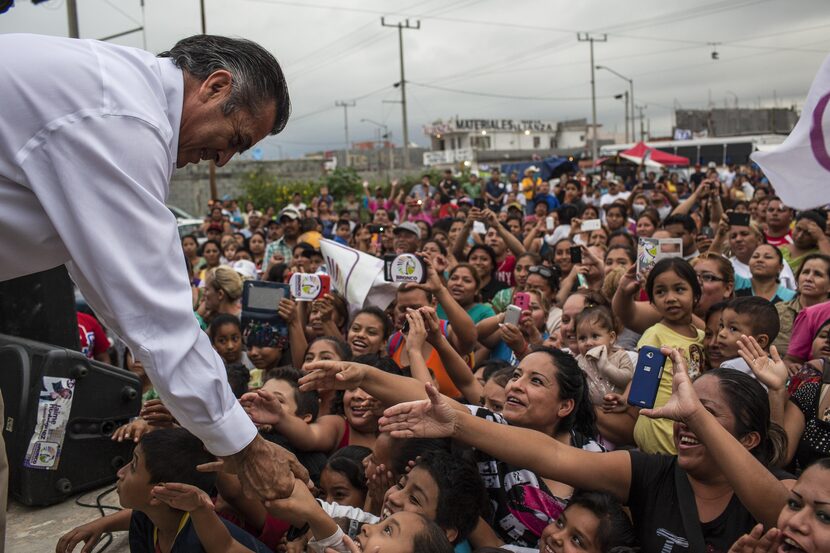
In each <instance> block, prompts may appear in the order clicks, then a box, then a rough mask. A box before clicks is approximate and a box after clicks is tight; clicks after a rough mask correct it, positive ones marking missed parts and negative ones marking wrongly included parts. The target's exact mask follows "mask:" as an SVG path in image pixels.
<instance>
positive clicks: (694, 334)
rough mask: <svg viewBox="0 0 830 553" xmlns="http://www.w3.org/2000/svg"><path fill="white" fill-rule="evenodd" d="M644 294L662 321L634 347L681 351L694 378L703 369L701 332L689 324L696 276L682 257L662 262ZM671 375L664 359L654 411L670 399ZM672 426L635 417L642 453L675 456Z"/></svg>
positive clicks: (636, 437)
mask: <svg viewBox="0 0 830 553" xmlns="http://www.w3.org/2000/svg"><path fill="white" fill-rule="evenodd" d="M646 293H647V294H648V299H649V302H651V305H653V306H654V308H655V309H656V310H657V312H658V313H659V314H660V317H661V319H660V322H659V323H657V324H655V325H653V326H651V327H650V328H648V329H647V330H646V331H645V332H644V333H643V336H642V337H641V338H640V341H639V343H638V344H637V347H643V346H652V347H658V348H659V347H663V346H667V347H672V348H677V349H680V350H681V351H683V353H684V356H685V357H686V362H687V363H688V367H689V368H688V372H689V376H690V377H691V378H692V379H694V378H697V377H698V376H699V375H700V373H701V367H702V366H703V338H704V332H703V331H702V330H700V329H698V328H696V327H695V326H694V325H693V324H692V313H693V310H694V307H695V304H696V303H697V302H698V300H699V299H700V294H701V290H700V283H699V282H698V279H697V273H695V270H694V269H693V268H692V266H691V265H689V263H688V261H685V260H684V259H683V258H680V257H668V258H665V259H661V260H660V261H658V262H657V263H656V264H655V265H654V268H653V269H652V270H651V272H650V273H649V275H648V279H647V280H646ZM672 374H673V364H672V361H671V360H670V359H667V360H666V364H665V367H664V369H663V376H662V378H661V379H660V387H659V390H658V392H657V400H656V401H655V403H654V408H655V409H657V408H659V407H662V406H663V405H665V404H666V403H667V402H668V401H669V397H671V390H672V388H671V382H672ZM626 394H627V392H626ZM631 409H634V408H633V407H632V408H631ZM673 427H674V424H673V423H672V421H670V420H668V419H651V418H648V417H637V422H636V424H635V426H634V441H635V443H636V444H637V447H639V448H640V450H642V451H643V452H645V453H665V454H669V455H675V454H676V453H677V450H676V447H675V444H674V430H673Z"/></svg>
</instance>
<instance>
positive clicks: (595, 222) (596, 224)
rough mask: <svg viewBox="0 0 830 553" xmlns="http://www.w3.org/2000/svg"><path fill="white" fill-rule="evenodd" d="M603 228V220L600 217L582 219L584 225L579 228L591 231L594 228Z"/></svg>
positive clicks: (583, 230)
mask: <svg viewBox="0 0 830 553" xmlns="http://www.w3.org/2000/svg"><path fill="white" fill-rule="evenodd" d="M601 228H602V221H600V220H599V219H588V220H587V221H582V226H581V227H580V228H579V230H581V231H582V232H589V231H592V230H599V229H601Z"/></svg>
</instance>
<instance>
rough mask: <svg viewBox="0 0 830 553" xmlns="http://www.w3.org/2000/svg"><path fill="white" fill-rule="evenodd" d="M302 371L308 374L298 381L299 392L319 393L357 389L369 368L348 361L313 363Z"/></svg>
mask: <svg viewBox="0 0 830 553" xmlns="http://www.w3.org/2000/svg"><path fill="white" fill-rule="evenodd" d="M304 370H305V371H306V372H307V373H308V374H306V375H305V376H304V377H302V378H301V379H300V390H302V391H303V392H310V391H312V390H316V391H318V392H321V391H327V390H353V389H355V388H359V387H360V385H361V384H362V383H363V379H364V378H365V377H366V372H367V371H368V370H371V367H370V366H368V365H361V364H360V363H351V362H348V361H315V362H314V363H309V364H307V365H306V366H305V367H304Z"/></svg>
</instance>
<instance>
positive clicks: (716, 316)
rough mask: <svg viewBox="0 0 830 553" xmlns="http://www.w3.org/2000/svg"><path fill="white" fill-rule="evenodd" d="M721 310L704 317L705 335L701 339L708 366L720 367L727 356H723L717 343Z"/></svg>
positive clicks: (711, 367) (712, 367)
mask: <svg viewBox="0 0 830 553" xmlns="http://www.w3.org/2000/svg"><path fill="white" fill-rule="evenodd" d="M722 314H723V312H722V311H716V312H714V313H712V314H711V315H710V316H709V318H708V319H706V336H705V337H704V339H703V349H704V352H705V353H706V359H708V361H709V368H710V369H716V368H718V367H720V365H721V363H723V362H724V361H726V360H727V359H728V357H724V356H723V353H721V350H720V346H719V345H718V334H719V333H720V318H721V315H722Z"/></svg>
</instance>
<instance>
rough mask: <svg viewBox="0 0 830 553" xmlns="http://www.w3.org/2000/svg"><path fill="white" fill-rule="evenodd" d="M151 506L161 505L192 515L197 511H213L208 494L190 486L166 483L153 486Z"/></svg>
mask: <svg viewBox="0 0 830 553" xmlns="http://www.w3.org/2000/svg"><path fill="white" fill-rule="evenodd" d="M152 494H153V497H152V499H151V500H150V504H151V505H160V504H162V503H164V504H166V505H169V506H170V507H172V508H174V509H178V510H179V511H184V512H186V513H192V512H193V511H196V510H199V509H208V510H210V511H212V510H213V502H212V501H211V500H210V497H209V496H208V494H206V493H205V492H203V491H202V490H200V489H199V488H197V487H196V486H191V485H190V484H180V483H178V482H166V483H164V484H157V485H155V486H153V492H152Z"/></svg>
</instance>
